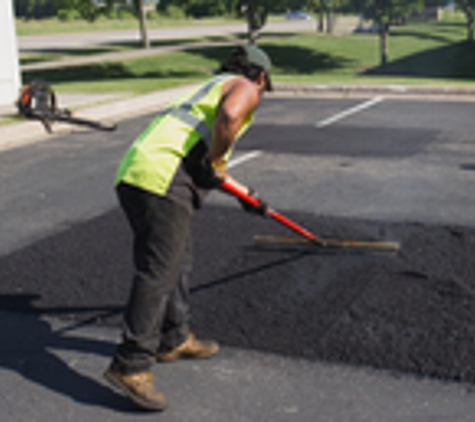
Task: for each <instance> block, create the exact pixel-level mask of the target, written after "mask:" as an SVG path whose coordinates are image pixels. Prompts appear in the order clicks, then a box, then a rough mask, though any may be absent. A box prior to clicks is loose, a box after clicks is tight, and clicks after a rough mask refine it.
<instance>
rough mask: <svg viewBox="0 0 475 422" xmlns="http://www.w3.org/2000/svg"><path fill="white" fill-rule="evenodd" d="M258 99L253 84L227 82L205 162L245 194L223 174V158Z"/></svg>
mask: <svg viewBox="0 0 475 422" xmlns="http://www.w3.org/2000/svg"><path fill="white" fill-rule="evenodd" d="M260 98H261V95H260V93H259V90H258V89H257V87H256V86H255V84H254V83H252V82H250V81H248V80H247V79H245V78H242V77H239V78H234V79H231V80H230V81H228V82H227V83H226V84H225V85H224V87H223V95H222V99H221V102H220V104H219V107H218V111H217V114H216V120H215V124H214V127H213V137H212V143H211V148H210V150H209V153H208V158H209V160H210V161H211V164H212V165H213V167H214V168H215V170H216V173H217V175H218V177H220V178H221V179H223V180H224V179H226V180H227V181H230V182H232V183H233V184H235V185H236V186H237V187H240V188H241V189H243V190H245V191H247V188H246V187H245V186H244V185H242V184H240V183H239V182H237V181H236V180H234V179H233V178H231V176H229V175H228V174H227V173H226V168H225V167H226V163H225V160H224V157H225V155H226V153H227V152H228V151H229V149H230V148H231V146H232V144H233V142H234V140H235V139H236V136H237V134H238V132H239V130H240V129H241V126H242V124H243V122H244V121H245V119H246V118H247V117H248V116H249V114H250V113H251V112H252V111H253V110H254V109H255V108H256V107H257V105H258V104H259V101H260Z"/></svg>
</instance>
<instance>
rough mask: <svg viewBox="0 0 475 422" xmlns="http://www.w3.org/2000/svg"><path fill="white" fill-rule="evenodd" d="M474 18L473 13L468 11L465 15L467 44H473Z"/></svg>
mask: <svg viewBox="0 0 475 422" xmlns="http://www.w3.org/2000/svg"><path fill="white" fill-rule="evenodd" d="M474 18H475V17H474V13H473V11H472V10H470V11H469V12H468V13H467V41H468V42H469V43H473V31H474V20H475V19H474Z"/></svg>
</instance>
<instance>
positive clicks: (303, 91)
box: [276, 84, 475, 101]
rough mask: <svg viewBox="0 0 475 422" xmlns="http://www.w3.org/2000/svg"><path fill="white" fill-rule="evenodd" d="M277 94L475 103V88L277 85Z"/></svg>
mask: <svg viewBox="0 0 475 422" xmlns="http://www.w3.org/2000/svg"><path fill="white" fill-rule="evenodd" d="M276 93H283V94H295V95H298V94H300V95H330V94H333V95H366V96H370V95H385V96H388V97H405V98H407V97H420V98H421V99H424V98H428V99H432V98H433V97H453V98H458V99H463V98H465V99H471V100H474V101H475V86H474V87H473V88H471V87H457V86H433V85H430V86H420V85H340V84H335V85H333V84H329V85H324V84H316V85H304V84H302V85H299V84H277V85H276Z"/></svg>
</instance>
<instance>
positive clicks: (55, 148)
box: [0, 96, 475, 421]
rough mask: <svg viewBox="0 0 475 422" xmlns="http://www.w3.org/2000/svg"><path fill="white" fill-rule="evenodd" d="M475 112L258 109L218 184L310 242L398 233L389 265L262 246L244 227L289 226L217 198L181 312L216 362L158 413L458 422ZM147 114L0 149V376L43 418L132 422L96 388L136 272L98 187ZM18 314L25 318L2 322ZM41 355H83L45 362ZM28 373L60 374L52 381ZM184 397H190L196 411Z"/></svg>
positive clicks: (474, 288)
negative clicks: (246, 196) (238, 190)
mask: <svg viewBox="0 0 475 422" xmlns="http://www.w3.org/2000/svg"><path fill="white" fill-rule="evenodd" d="M474 112H475V103H473V102H453V101H452V102H437V101H422V100H415V99H397V100H396V99H389V98H385V97H384V96H383V97H379V96H374V97H371V98H364V99H358V98H311V97H305V98H299V97H281V98H279V97H278V96H274V97H271V98H269V99H267V100H265V101H264V102H263V104H262V106H261V108H260V110H259V112H258V116H257V119H256V122H255V125H254V126H253V127H252V128H251V130H250V131H249V132H248V133H247V134H246V136H245V137H244V138H243V139H242V140H240V142H239V144H238V147H237V150H236V154H235V155H234V161H233V162H232V168H231V173H232V174H233V175H235V176H236V177H237V178H238V179H240V180H242V181H243V182H245V183H247V184H249V185H251V186H253V187H254V188H255V189H256V190H257V191H258V192H259V193H260V194H261V195H262V196H263V197H264V198H265V199H266V200H267V202H268V203H269V204H270V205H272V206H273V207H274V208H275V209H277V210H279V211H282V212H283V213H284V214H286V215H287V216H289V217H291V218H292V219H294V220H295V221H297V222H299V223H301V224H303V225H304V226H305V227H307V228H309V229H310V230H312V231H314V232H315V233H317V234H319V235H321V236H324V237H330V236H331V237H344V238H347V237H350V238H365V239H386V240H396V241H398V242H401V246H402V249H401V253H400V254H399V255H397V256H385V255H372V254H364V255H361V254H349V253H346V254H345V253H331V254H328V253H325V252H324V251H309V250H308V249H302V248H288V247H287V248H280V247H268V248H266V247H264V248H262V247H256V245H255V244H254V243H253V236H254V235H255V234H289V233H288V232H287V230H286V229H285V228H283V227H280V226H279V225H278V224H277V223H275V222H273V221H270V220H264V219H259V218H257V217H252V216H249V215H247V214H245V213H243V212H242V211H240V209H239V207H238V205H237V204H236V202H235V201H234V200H233V199H232V198H228V197H225V196H224V195H222V194H219V193H213V194H212V195H211V196H210V198H209V204H208V206H207V207H206V208H205V209H204V210H202V211H201V212H200V213H198V214H197V215H196V218H195V221H194V235H195V249H196V257H195V276H194V279H193V286H192V301H193V312H194V324H195V330H196V331H197V332H198V333H199V334H202V335H209V336H212V337H213V338H215V339H217V340H218V341H220V342H221V343H222V344H223V345H224V346H225V349H224V353H223V355H222V356H221V357H220V358H219V359H218V360H216V361H210V362H209V363H205V364H203V365H201V364H199V365H197V364H196V363H194V364H184V365H182V366H178V367H177V369H176V370H175V371H176V372H175V371H174V369H173V367H167V368H166V369H165V368H162V367H157V369H156V371H157V379H160V378H161V382H160V386H163V389H164V390H165V391H167V389H169V390H168V391H167V394H169V395H171V396H172V398H173V399H174V400H175V403H176V407H175V408H174V409H173V410H171V412H170V413H167V414H164V415H161V418H163V420H180V421H182V420H204V418H205V417H206V418H207V419H206V420H216V421H220V420H224V419H223V417H224V416H223V415H226V419H225V420H270V419H272V420H282V421H284V420H285V421H286V420H299V421H303V420H308V421H310V420H312V421H313V420H321V421H326V420H328V421H334V420H335V421H336V420H338V421H341V420H352V421H353V420H370V421H381V420H384V421H410V420H425V419H427V418H429V417H434V418H439V419H440V420H447V421H469V420H471V418H472V415H473V411H474V410H475V409H474V405H473V397H472V394H471V392H470V391H471V386H472V385H473V382H475V365H474V364H473V362H472V356H473V355H474V352H475V341H474V340H473V339H474V335H473V334H474V331H475V277H474V275H475V265H474V263H473V258H472V257H473V254H474V253H475V230H474V222H475V212H474V211H475V209H474V208H475V205H474V204H475V198H474V197H475V191H474V189H473V182H474V180H475V142H474V141H475V135H474V133H475V122H474V120H473V115H474V114H475V113H474ZM150 118H151V116H143V117H139V118H136V119H133V120H128V121H124V122H122V123H121V124H120V125H119V129H118V131H117V132H115V133H98V132H85V133H77V134H70V135H67V136H62V137H57V138H53V139H51V140H49V141H47V142H42V143H38V144H34V145H29V146H28V147H25V148H17V149H13V150H10V151H3V152H2V153H1V154H0V179H1V184H0V186H1V187H0V216H1V219H0V221H1V223H0V231H1V233H2V242H1V245H0V251H1V253H2V256H1V258H0V277H1V279H2V284H1V287H0V289H1V291H0V308H1V309H2V310H3V311H4V312H6V313H5V315H6V316H5V320H8V321H11V322H10V323H9V327H12V328H11V330H7V332H8V336H11V338H6V339H5V341H3V342H2V344H3V345H5V344H11V343H12V340H14V342H15V344H18V345H19V346H18V348H14V350H15V353H19V354H20V355H21V359H20V357H18V356H12V349H11V347H10V346H8V347H6V346H2V348H1V349H0V356H1V362H3V365H1V367H0V371H1V372H0V373H1V374H3V375H2V376H4V377H6V379H9V380H12V379H14V380H18V379H19V378H20V379H21V380H23V381H22V382H21V385H22V388H26V389H28V391H29V395H30V398H32V399H33V400H34V401H36V402H38V401H41V406H40V408H41V409H43V411H45V412H51V409H50V407H51V406H53V404H51V403H53V402H54V401H55V400H56V399H58V398H59V399H60V400H59V403H60V404H59V406H60V408H61V409H62V410H64V411H66V412H70V413H69V415H70V416H69V419H70V420H84V416H85V415H87V417H88V418H89V419H91V418H92V420H94V417H96V418H97V420H114V421H115V420H130V417H131V413H130V409H127V408H125V409H124V407H123V406H122V405H121V404H119V403H121V401H120V400H119V399H118V398H116V397H114V396H112V394H111V395H108V394H109V393H108V392H106V391H108V390H104V391H103V389H102V388H100V387H99V385H101V384H100V372H101V371H102V369H103V368H102V366H105V365H106V364H107V357H108V354H109V353H111V352H112V348H113V343H114V340H115V338H116V335H117V327H118V325H119V324H120V311H121V309H122V307H123V304H124V300H125V298H126V297H127V293H128V289H129V287H130V273H131V268H130V259H129V241H130V233H129V232H128V228H127V226H126V224H125V221H124V219H123V217H122V215H121V214H120V212H119V210H118V209H117V208H116V202H115V198H114V194H113V191H112V188H111V182H112V179H113V174H114V170H115V167H116V165H117V163H118V161H119V159H120V157H121V154H122V153H123V152H124V150H125V148H126V146H127V145H128V143H129V142H130V140H131V139H133V137H134V136H136V134H138V133H139V132H140V130H141V128H143V127H144V125H145V124H146V122H148V121H149V120H150ZM25 313H28V314H29V316H28V317H25V318H28V319H25V320H23V319H22V320H21V323H20V322H18V321H19V320H18V319H15V318H13V316H15V315H17V316H18V315H19V314H25ZM39 315H42V316H43V317H44V315H48V316H49V318H50V319H47V320H46V322H45V320H43V319H40V317H39ZM7 316H11V318H12V319H9V317H8V318H7ZM43 317H42V318H43ZM22 318H23V317H22ZM51 318H52V319H51ZM81 322H85V324H84V325H85V327H86V328H80V327H79V326H80V325H81ZM15 324H17V325H15ZM76 325H77V326H76ZM20 326H21V327H22V330H27V329H28V327H32V328H33V329H34V330H38V331H39V332H40V333H39V334H38V336H39V337H41V336H43V337H41V339H40V340H38V342H37V343H35V344H33V345H32V344H29V343H28V341H26V340H25V339H24V338H18V337H19V336H18V335H17V334H18V333H17V332H16V331H17V329H18V327H20ZM15 327H16V329H15ZM67 327H70V329H69V330H70V332H72V333H73V334H74V333H76V334H77V335H79V334H80V335H81V336H84V337H81V338H82V340H81V342H80V344H76V343H75V342H72V341H71V340H69V337H68V335H63V334H60V333H63V332H64V333H66V332H67V330H68V328H67ZM75 327H76V328H75ZM58 330H59V331H58ZM61 330H63V331H61ZM81 330H86V331H81ZM95 330H98V331H95ZM55 333H58V334H55ZM91 333H92V334H91ZM98 333H99V334H98ZM98 335H99V336H100V337H101V339H102V340H103V341H101V339H98V338H97V336H98ZM91 336H92V337H93V338H94V341H92V340H91V341H88V340H87V339H88V338H89V337H91ZM45 338H46V340H45ZM48 342H52V345H51V349H52V350H53V351H54V350H55V348H59V349H64V348H66V349H69V350H70V352H71V353H76V354H79V357H78V355H76V354H75V355H74V357H71V356H69V358H68V356H67V354H66V355H64V354H59V355H57V354H56V353H53V355H54V358H53V356H52V355H51V354H50V347H49V346H48ZM68 342H69V343H68ZM76 346H77V347H76ZM75 347H76V348H75ZM88 347H90V350H91V351H92V352H91V353H90V354H91V355H92V356H90V357H89V358H85V357H84V353H86V352H87V350H88ZM25 351H27V353H26V356H25V355H24V352H25ZM45 351H48V353H45ZM72 351H74V352H72ZM72 361H74V362H79V363H78V364H77V366H74V365H75V364H72V363H71V362H72ZM38 362H43V363H45V362H48V365H50V366H49V368H51V370H52V371H54V370H55V369H57V370H59V372H60V374H62V375H61V376H62V378H60V379H59V380H58V381H57V382H52V381H48V380H49V374H48V371H46V370H45V369H43V370H39V369H34V364H35V363H38ZM65 362H66V363H65ZM238 362H241V363H242V364H243V366H242V367H241V371H240V369H239V366H236V365H238ZM101 365H102V366H101ZM68 368H69V369H68ZM75 371H77V372H75ZM276 371H277V372H276ZM333 371H334V372H333ZM380 371H382V372H380ZM387 371H391V373H388V372H387ZM71 372H75V374H74V376H72V375H71ZM190 373H191V374H192V375H190ZM257 373H259V374H260V375H259V376H260V378H259V380H256V379H255V378H252V377H251V375H252V374H257ZM392 374H395V375H397V377H396V376H395V375H392ZM189 376H191V378H188V377H189ZM414 376H415V377H422V378H423V379H424V380H421V381H420V382H418V381H417V378H414ZM24 380H27V382H26V384H23V383H24ZM204 380H206V381H204ZM263 380H264V381H263ZM302 380H303V381H302ZM365 380H366V381H365ZM398 380H400V382H399V381H398ZM203 382H204V383H205V384H204V386H205V387H204V390H203V389H200V388H199V387H198V386H199V385H200V383H203ZM301 382H303V385H302V384H301ZM71 383H72V384H73V385H78V386H82V387H83V388H85V389H91V393H90V394H86V393H84V394H78V393H77V391H76V390H75V389H73V388H71V387H68V385H70V384H71ZM98 383H99V384H98ZM361 383H362V384H361ZM66 384H68V385H66ZM31 385H33V387H31ZM343 385H344V386H343ZM358 385H363V386H364V387H358ZM224 386H227V387H226V388H228V389H226V388H224ZM223 388H224V389H223ZM360 388H363V389H364V390H365V391H366V392H365V391H362V390H361V389H360ZM196 389H198V391H199V393H198V394H199V397H201V401H200V400H198V401H197V399H194V400H192V399H190V398H191V397H193V394H192V393H193V392H194V391H195V390H196ZM206 391H211V392H212V394H211V397H219V402H218V401H216V400H215V401H214V400H212V399H211V398H210V397H208V395H207V394H206ZM336 391H340V393H339V394H338V393H336ZM394 391H397V394H394ZM442 396H443V397H445V399H444V400H445V401H441V397H442ZM94 397H97V399H95V398H94ZM65 398H66V399H68V398H69V399H73V400H72V402H73V403H71V401H69V400H64V399H65ZM3 400H5V403H4V404H2V408H5V407H7V408H10V409H12V412H11V419H10V420H34V419H32V418H33V416H31V418H30V419H28V418H25V419H21V418H20V415H21V412H22V406H21V405H20V404H19V403H17V402H15V398H14V397H12V396H11V395H10V396H8V397H7V398H4V399H3ZM45 401H46V403H49V404H48V405H47V404H46V403H45ZM172 406H173V401H172ZM388 406H389V408H390V409H392V410H391V414H390V415H387V414H384V417H383V416H382V412H383V413H384V411H385V409H388ZM96 408H97V409H98V410H97V413H96V412H93V409H96ZM227 411H228V412H230V413H226V412H227ZM124 412H125V415H124ZM193 412H198V414H199V416H198V417H197V418H194V417H193V415H195V416H196V413H193ZM48 414H49V415H50V413H48ZM30 415H31V414H30ZM94 415H95V416H94ZM132 415H133V417H137V418H138V419H140V418H144V420H148V419H149V418H151V417H150V416H149V415H143V414H136V413H132ZM205 415H206V416H205ZM229 415H231V416H229ZM99 417H100V418H101V419H99ZM124 418H125V419H124ZM127 418H129V419H127ZM155 418H156V416H155ZM418 418H419V419H418ZM39 420H41V419H39ZM43 420H44V419H43ZM48 420H55V419H54V418H53V419H48ZM56 420H64V419H60V418H57V419H56Z"/></svg>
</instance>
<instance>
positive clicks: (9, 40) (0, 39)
mask: <svg viewBox="0 0 475 422" xmlns="http://www.w3.org/2000/svg"><path fill="white" fill-rule="evenodd" d="M12 4H13V1H12V0H0V105H7V104H13V103H14V102H15V100H16V99H17V98H18V94H19V89H20V86H21V81H20V68H19V64H18V48H17V39H16V33H15V21H14V19H13V7H12Z"/></svg>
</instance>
